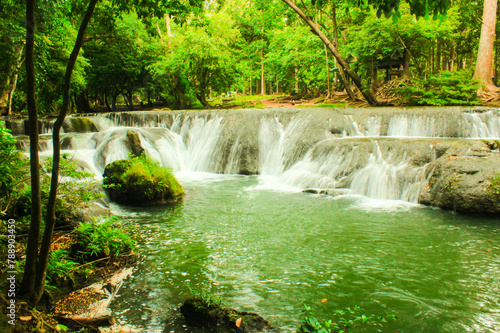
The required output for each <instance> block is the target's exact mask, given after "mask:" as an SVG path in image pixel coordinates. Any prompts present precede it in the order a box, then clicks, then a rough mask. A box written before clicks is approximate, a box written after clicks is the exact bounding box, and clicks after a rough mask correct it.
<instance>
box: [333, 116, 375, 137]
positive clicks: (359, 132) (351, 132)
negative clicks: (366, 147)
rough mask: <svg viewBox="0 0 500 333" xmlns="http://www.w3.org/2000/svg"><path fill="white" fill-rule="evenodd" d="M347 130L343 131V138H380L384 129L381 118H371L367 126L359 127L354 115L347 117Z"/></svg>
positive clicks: (367, 121)
mask: <svg viewBox="0 0 500 333" xmlns="http://www.w3.org/2000/svg"><path fill="white" fill-rule="evenodd" d="M344 117H345V123H346V129H345V130H344V131H343V133H342V136H344V137H351V136H355V137H356V136H357V137H359V136H368V137H369V136H380V135H381V128H382V118H381V117H369V118H368V119H367V120H366V123H365V126H361V125H358V124H357V123H356V122H355V121H354V119H353V118H352V115H345V116H344Z"/></svg>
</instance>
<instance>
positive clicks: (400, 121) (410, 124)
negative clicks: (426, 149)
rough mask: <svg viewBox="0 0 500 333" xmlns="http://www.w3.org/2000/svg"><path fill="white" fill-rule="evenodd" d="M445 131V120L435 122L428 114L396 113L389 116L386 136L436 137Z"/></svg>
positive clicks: (442, 134)
mask: <svg viewBox="0 0 500 333" xmlns="http://www.w3.org/2000/svg"><path fill="white" fill-rule="evenodd" d="M444 133H446V122H444V121H443V122H441V123H439V124H438V123H437V121H436V119H434V118H432V117H428V116H410V117H409V116H408V115H397V116H393V117H391V120H390V121H389V126H388V128H387V136H393V137H428V138H436V137H440V136H444Z"/></svg>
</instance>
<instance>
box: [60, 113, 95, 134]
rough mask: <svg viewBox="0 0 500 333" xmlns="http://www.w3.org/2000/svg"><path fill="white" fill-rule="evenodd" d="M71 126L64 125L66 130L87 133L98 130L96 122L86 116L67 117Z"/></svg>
mask: <svg viewBox="0 0 500 333" xmlns="http://www.w3.org/2000/svg"><path fill="white" fill-rule="evenodd" d="M67 120H68V122H69V126H64V127H65V128H64V130H65V131H66V132H75V133H87V132H97V127H96V126H95V124H94V122H93V121H92V120H90V119H89V118H85V117H69V118H67Z"/></svg>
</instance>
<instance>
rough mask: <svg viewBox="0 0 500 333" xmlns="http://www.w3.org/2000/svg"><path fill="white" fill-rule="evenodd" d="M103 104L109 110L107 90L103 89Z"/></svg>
mask: <svg viewBox="0 0 500 333" xmlns="http://www.w3.org/2000/svg"><path fill="white" fill-rule="evenodd" d="M104 104H106V109H107V110H108V111H109V112H111V107H110V106H109V101H108V92H107V91H104Z"/></svg>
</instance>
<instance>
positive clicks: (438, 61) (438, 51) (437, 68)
mask: <svg viewBox="0 0 500 333" xmlns="http://www.w3.org/2000/svg"><path fill="white" fill-rule="evenodd" d="M436 44H437V46H436V59H435V61H436V64H435V65H434V73H439V71H440V70H441V41H440V40H439V39H436Z"/></svg>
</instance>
